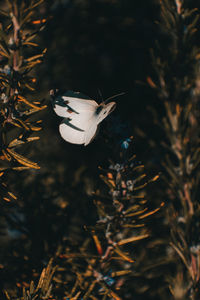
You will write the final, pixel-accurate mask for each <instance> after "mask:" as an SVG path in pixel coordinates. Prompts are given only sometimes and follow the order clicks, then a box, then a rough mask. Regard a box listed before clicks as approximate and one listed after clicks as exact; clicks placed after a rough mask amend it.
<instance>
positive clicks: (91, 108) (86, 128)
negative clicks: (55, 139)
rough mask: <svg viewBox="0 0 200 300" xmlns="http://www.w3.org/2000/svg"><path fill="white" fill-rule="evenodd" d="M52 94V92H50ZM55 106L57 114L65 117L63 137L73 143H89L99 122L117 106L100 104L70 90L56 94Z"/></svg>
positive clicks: (112, 103)
mask: <svg viewBox="0 0 200 300" xmlns="http://www.w3.org/2000/svg"><path fill="white" fill-rule="evenodd" d="M50 94H51V95H52V92H50ZM52 99H53V107H54V111H55V112H56V114H57V115H58V116H60V117H63V118H64V119H63V120H62V122H61V124H60V126H59V131H60V134H61V136H62V138H63V139H64V140H65V141H67V142H69V143H72V144H84V145H85V146H86V145H88V144H89V143H90V142H91V141H92V139H93V138H94V137H95V134H96V131H97V127H98V124H99V123H100V122H101V121H103V119H105V118H106V117H107V116H108V115H109V114H110V113H111V112H112V111H113V110H114V108H115V106H116V103H115V102H110V103H108V104H105V102H102V103H101V104H98V103H97V102H96V101H94V100H89V99H88V97H86V96H84V95H83V94H81V93H79V92H72V91H68V92H67V93H65V94H64V95H62V96H54V95H53V97H52Z"/></svg>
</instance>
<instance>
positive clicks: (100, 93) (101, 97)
mask: <svg viewBox="0 0 200 300" xmlns="http://www.w3.org/2000/svg"><path fill="white" fill-rule="evenodd" d="M98 94H99V96H100V99H101V102H102V101H103V95H102V92H101V90H100V89H98Z"/></svg>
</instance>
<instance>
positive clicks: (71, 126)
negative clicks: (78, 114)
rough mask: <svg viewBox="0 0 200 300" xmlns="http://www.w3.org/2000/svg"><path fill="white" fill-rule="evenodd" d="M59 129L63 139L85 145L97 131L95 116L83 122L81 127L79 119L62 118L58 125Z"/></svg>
mask: <svg viewBox="0 0 200 300" xmlns="http://www.w3.org/2000/svg"><path fill="white" fill-rule="evenodd" d="M81 125H83V124H81ZM59 131H60V134H61V136H62V138H63V139H64V140H65V141H67V142H69V143H72V144H84V145H85V146H86V145H88V144H89V143H90V142H91V140H92V139H93V137H94V136H95V133H96V131H97V122H96V118H95V117H93V118H91V119H90V120H88V122H87V123H86V122H84V126H81V127H80V122H79V120H76V121H74V120H73V121H71V120H69V119H64V120H63V121H62V123H61V124H60V126H59Z"/></svg>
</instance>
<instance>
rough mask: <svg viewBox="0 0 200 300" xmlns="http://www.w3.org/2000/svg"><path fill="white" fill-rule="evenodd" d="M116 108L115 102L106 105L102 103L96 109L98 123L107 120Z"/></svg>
mask: <svg viewBox="0 0 200 300" xmlns="http://www.w3.org/2000/svg"><path fill="white" fill-rule="evenodd" d="M115 107H116V103H115V102H110V103H108V104H105V103H104V102H102V103H101V104H100V105H99V106H98V107H97V109H96V112H95V113H96V116H97V120H98V121H97V122H98V123H100V122H101V121H102V120H103V119H105V118H106V117H107V116H108V115H109V114H110V113H111V112H112V111H113V110H114V109H115Z"/></svg>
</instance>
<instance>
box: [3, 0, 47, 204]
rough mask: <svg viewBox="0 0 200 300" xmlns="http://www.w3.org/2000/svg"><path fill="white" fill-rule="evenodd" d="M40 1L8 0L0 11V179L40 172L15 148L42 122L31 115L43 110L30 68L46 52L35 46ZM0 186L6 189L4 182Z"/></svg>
mask: <svg viewBox="0 0 200 300" xmlns="http://www.w3.org/2000/svg"><path fill="white" fill-rule="evenodd" d="M42 2H43V1H17V0H14V1H7V5H6V6H5V8H4V7H2V9H1V10H0V14H1V16H2V17H1V18H2V21H1V23H0V93H1V95H0V124H1V132H0V140H1V155H0V160H1V168H0V170H1V179H2V177H3V176H4V173H6V172H8V171H9V170H17V171H20V170H25V169H29V168H33V169H39V165H38V164H37V163H35V162H33V161H31V160H30V159H29V158H27V157H26V156H24V155H22V154H21V153H19V152H18V150H16V149H18V148H19V147H21V146H22V145H24V144H27V143H29V142H32V141H35V140H38V139H39V137H38V136H35V135H34V136H32V134H33V133H36V132H38V131H39V130H41V120H37V119H34V118H33V117H32V115H33V114H34V113H36V112H38V111H41V110H42V109H44V108H45V107H46V106H45V105H43V104H42V102H41V101H40V100H38V99H33V98H34V97H35V94H37V93H36V88H37V85H36V84H37V78H36V77H35V76H34V72H33V69H34V68H35V67H36V66H37V65H38V64H40V63H42V61H43V58H44V55H45V53H46V49H44V50H42V51H41V49H40V46H39V45H38V43H37V37H38V34H39V32H40V30H42V28H43V27H44V24H43V22H40V20H37V16H38V12H37V7H38V6H39V5H40V4H41V3H42ZM2 6H3V5H2ZM38 24H39V25H38ZM40 24H42V25H40ZM31 94H33V95H34V96H32V95H31ZM36 97H38V95H37V96H36ZM2 186H3V188H5V183H2ZM12 198H13V196H12V194H11V193H10V192H8V193H6V194H5V196H4V195H3V196H2V199H4V200H7V201H10V200H11V199H12Z"/></svg>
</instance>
